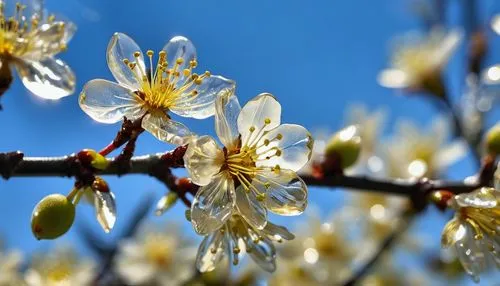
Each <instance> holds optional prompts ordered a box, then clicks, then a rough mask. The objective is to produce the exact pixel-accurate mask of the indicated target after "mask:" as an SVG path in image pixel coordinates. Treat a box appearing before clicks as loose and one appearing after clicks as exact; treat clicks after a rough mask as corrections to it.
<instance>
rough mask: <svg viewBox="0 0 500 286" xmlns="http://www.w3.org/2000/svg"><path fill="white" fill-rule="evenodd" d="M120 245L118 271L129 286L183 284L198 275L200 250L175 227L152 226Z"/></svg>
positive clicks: (117, 262)
mask: <svg viewBox="0 0 500 286" xmlns="http://www.w3.org/2000/svg"><path fill="white" fill-rule="evenodd" d="M138 233H139V235H138V237H136V238H131V239H126V240H123V241H121V242H120V245H119V250H118V254H117V256H116V258H115V259H116V262H115V268H116V272H117V273H118V274H119V276H120V277H122V278H123V280H124V281H125V282H126V284H127V285H173V286H175V285H183V283H185V282H186V281H187V280H188V279H189V278H191V277H192V276H193V275H194V271H195V268H194V261H195V260H194V259H195V255H196V248H194V247H191V245H192V241H190V240H188V239H187V238H186V237H184V236H182V235H181V233H180V230H179V229H178V228H177V227H176V226H175V225H171V224H170V225H169V226H168V228H167V227H165V228H164V229H160V228H159V227H155V226H153V225H150V226H148V227H146V228H145V229H142V230H141V231H139V232H138Z"/></svg>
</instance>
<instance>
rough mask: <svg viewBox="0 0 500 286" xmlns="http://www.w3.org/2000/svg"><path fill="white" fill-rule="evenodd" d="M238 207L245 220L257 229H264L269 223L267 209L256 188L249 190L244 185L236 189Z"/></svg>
mask: <svg viewBox="0 0 500 286" xmlns="http://www.w3.org/2000/svg"><path fill="white" fill-rule="evenodd" d="M235 193H236V208H237V209H238V212H239V214H240V215H241V216H242V217H243V218H244V219H245V221H246V222H247V223H248V224H249V225H251V226H252V227H253V228H255V229H263V228H264V227H265V226H266V223H267V210H266V208H265V207H264V204H263V202H261V201H259V200H258V199H257V195H256V194H255V190H253V189H252V188H250V189H249V190H248V191H246V190H245V188H244V187H243V186H239V187H238V188H237V189H236V192H235Z"/></svg>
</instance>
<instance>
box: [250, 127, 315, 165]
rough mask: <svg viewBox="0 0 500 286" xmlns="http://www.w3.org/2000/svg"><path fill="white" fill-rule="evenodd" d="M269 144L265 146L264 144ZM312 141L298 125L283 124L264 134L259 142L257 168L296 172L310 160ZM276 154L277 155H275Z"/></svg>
mask: <svg viewBox="0 0 500 286" xmlns="http://www.w3.org/2000/svg"><path fill="white" fill-rule="evenodd" d="M280 138H281V139H280ZM266 140H267V141H269V144H268V145H267V146H265V144H264V143H265V142H266ZM313 144H314V140H313V139H312V136H311V134H310V133H309V132H308V131H307V129H305V128H304V127H302V126H300V125H295V124H283V125H280V126H278V127H276V128H275V129H273V130H271V131H269V132H268V133H266V134H265V135H264V136H262V138H261V139H260V140H259V143H258V144H257V145H262V147H260V148H258V149H257V154H260V155H259V158H258V160H257V162H256V164H257V166H265V167H274V166H276V165H279V166H280V167H281V168H282V169H289V170H292V171H298V170H300V168H302V167H303V166H304V165H305V164H306V163H307V162H308V161H309V159H310V158H311V154H312V149H313ZM277 152H278V153H277Z"/></svg>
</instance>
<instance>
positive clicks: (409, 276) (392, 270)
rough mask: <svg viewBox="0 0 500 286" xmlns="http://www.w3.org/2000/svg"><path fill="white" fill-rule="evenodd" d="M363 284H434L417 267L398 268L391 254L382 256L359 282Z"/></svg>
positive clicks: (367, 285) (368, 285) (418, 285)
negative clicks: (375, 265) (409, 268)
mask: <svg viewBox="0 0 500 286" xmlns="http://www.w3.org/2000/svg"><path fill="white" fill-rule="evenodd" d="M359 285H361V286H385V285H408V286H424V285H432V283H430V281H428V280H427V277H425V274H424V273H421V272H418V271H417V270H415V269H412V270H410V271H403V270H401V269H398V267H397V265H396V264H395V261H393V260H392V259H391V258H390V256H388V255H385V256H383V257H382V258H380V261H379V262H378V263H377V267H376V268H375V269H374V271H372V273H370V274H369V275H367V276H366V277H364V278H363V279H362V280H361V282H360V283H359Z"/></svg>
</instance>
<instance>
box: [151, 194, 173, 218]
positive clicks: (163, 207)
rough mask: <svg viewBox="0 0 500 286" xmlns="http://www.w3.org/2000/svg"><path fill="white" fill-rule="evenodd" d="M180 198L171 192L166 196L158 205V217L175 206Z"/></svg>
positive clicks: (156, 212)
mask: <svg viewBox="0 0 500 286" xmlns="http://www.w3.org/2000/svg"><path fill="white" fill-rule="evenodd" d="M178 198H179V196H178V195H177V193H174V192H169V193H168V194H166V195H165V196H163V197H162V198H161V199H160V200H159V201H158V204H156V211H155V214H156V215H157V216H160V215H162V214H163V213H164V212H166V211H168V210H169V209H170V208H171V207H173V206H174V205H175V203H176V202H177V199H178Z"/></svg>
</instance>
